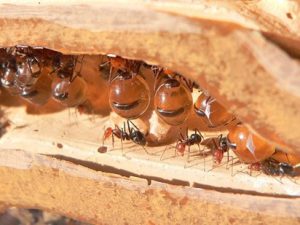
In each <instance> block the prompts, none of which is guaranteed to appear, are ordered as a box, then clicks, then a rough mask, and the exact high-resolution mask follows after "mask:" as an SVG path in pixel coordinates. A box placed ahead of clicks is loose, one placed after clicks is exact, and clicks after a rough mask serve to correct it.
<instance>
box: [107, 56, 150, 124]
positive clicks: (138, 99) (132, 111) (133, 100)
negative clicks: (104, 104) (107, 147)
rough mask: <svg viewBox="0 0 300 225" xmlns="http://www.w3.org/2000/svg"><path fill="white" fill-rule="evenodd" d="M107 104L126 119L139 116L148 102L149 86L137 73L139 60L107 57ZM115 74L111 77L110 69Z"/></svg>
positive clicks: (139, 64)
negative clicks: (108, 67) (108, 72)
mask: <svg viewBox="0 0 300 225" xmlns="http://www.w3.org/2000/svg"><path fill="white" fill-rule="evenodd" d="M106 63H109V64H110V67H111V70H110V75H109V104H110V107H111V109H112V110H113V111H114V112H115V113H117V114H118V115H119V116H121V117H123V118H126V119H129V120H130V119H135V118H138V117H139V116H141V115H142V114H143V113H144V112H145V111H146V110H147V108H148V106H149V104H150V91H149V86H148V84H147V82H146V81H145V79H144V78H143V77H142V76H141V75H140V74H139V68H140V66H141V62H139V61H133V60H128V59H123V58H121V57H119V56H115V57H109V61H108V62H106ZM113 69H114V70H116V73H115V74H116V76H114V77H112V70H113Z"/></svg>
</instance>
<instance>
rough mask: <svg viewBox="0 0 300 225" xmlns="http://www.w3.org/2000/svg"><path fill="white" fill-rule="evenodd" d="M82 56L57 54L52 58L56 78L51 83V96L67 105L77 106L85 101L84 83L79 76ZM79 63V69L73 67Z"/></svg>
mask: <svg viewBox="0 0 300 225" xmlns="http://www.w3.org/2000/svg"><path fill="white" fill-rule="evenodd" d="M83 58H84V56H83V57H82V58H81V60H80V61H79V59H78V56H71V55H62V54H57V55H56V56H55V57H54V60H53V65H52V67H53V71H52V72H51V74H52V73H55V74H56V75H57V78H55V79H54V80H53V83H52V96H53V98H54V99H55V100H56V101H58V102H60V103H62V104H63V105H66V106H68V107H73V106H78V105H80V104H83V103H84V102H85V101H86V93H85V91H86V83H85V81H84V79H83V78H82V77H81V74H80V73H81V69H82V65H83ZM78 63H80V67H79V71H75V67H76V66H77V64H78Z"/></svg>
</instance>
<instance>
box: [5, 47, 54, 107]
mask: <svg viewBox="0 0 300 225" xmlns="http://www.w3.org/2000/svg"><path fill="white" fill-rule="evenodd" d="M5 52H6V53H5V55H4V56H3V59H4V60H3V61H2V76H1V82H2V85H3V87H5V88H6V89H8V91H9V92H10V93H11V94H13V95H20V96H21V97H23V98H25V99H26V100H28V101H29V102H31V103H34V104H39V105H42V104H44V103H46V102H47V100H48V99H49V98H50V85H49V86H47V85H48V84H49V83H51V81H50V82H49V80H50V78H48V77H45V76H47V75H44V76H43V77H41V75H42V69H43V68H44V65H45V63H46V57H44V55H43V54H42V53H44V49H43V48H41V47H34V48H33V47H30V46H25V45H23V46H22V45H17V46H14V47H11V48H7V49H6V50H5ZM40 78H42V79H40Z"/></svg>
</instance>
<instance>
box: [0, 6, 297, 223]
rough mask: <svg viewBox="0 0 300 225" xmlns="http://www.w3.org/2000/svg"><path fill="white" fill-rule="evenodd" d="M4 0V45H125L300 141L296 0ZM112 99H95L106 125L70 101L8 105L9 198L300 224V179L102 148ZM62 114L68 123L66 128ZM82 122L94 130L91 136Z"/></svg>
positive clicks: (132, 218) (81, 210)
mask: <svg viewBox="0 0 300 225" xmlns="http://www.w3.org/2000/svg"><path fill="white" fill-rule="evenodd" d="M0 3H1V5H0V28H1V33H0V46H3V47H7V46H10V45H15V44H28V45H33V46H35V45H37V46H45V47H48V48H51V49H55V50H59V51H62V52H64V53H74V54H83V53H85V54H100V53H102V54H107V53H115V54H119V55H121V56H124V57H128V58H132V59H143V60H145V61H147V62H149V63H154V64H159V65H162V66H167V67H169V68H172V69H174V70H176V71H178V72H180V73H183V74H184V75H185V76H188V77H190V78H193V79H195V80H196V81H198V82H199V84H201V86H202V87H203V88H204V89H207V90H208V91H210V93H211V94H212V95H213V96H214V97H216V98H217V99H218V100H220V101H221V102H222V103H223V104H224V105H225V106H227V107H228V108H229V109H230V110H231V111H233V112H234V113H236V114H237V115H238V116H239V118H240V119H241V120H242V121H244V122H247V123H248V124H249V126H250V127H252V128H254V130H255V131H256V132H258V133H259V134H261V135H262V136H263V137H265V138H267V139H268V140H270V141H273V142H276V143H277V144H278V145H280V146H282V147H284V148H285V150H286V151H291V152H295V153H299V151H300V132H299V129H298V127H299V124H300V117H299V114H300V104H299V102H300V101H299V98H300V97H299V96H300V89H299V86H300V84H299V82H300V80H299V74H300V66H299V61H298V59H297V58H293V57H296V56H298V54H299V49H298V47H297V46H299V42H300V35H299V17H297V16H296V15H299V2H298V1H276V3H274V2H272V4H271V3H270V1H268V0H261V1H254V2H253V4H252V3H251V2H250V1H249V2H235V3H234V4H233V3H232V4H228V1H201V2H200V1H193V3H192V4H191V3H190V2H189V3H185V2H183V1H166V2H161V1H134V2H131V3H128V2H126V1H118V2H117V3H115V2H114V3H111V2H110V1H97V2H95V1H86V2H85V3H84V4H82V3H81V4H78V3H77V1H68V2H67V3H66V2H62V1H52V2H51V3H49V2H48V3H45V2H40V3H39V2H38V1H24V2H22V3H20V2H10V4H6V3H5V1H0ZM79 15H80V16H79ZM258 15H259V16H258ZM291 18H292V19H291ZM86 76H87V77H88V76H92V73H91V74H88V73H87V75H86ZM92 80H93V79H92ZM95 83H96V82H92V81H90V85H93V84H95ZM96 86H97V85H95V87H94V89H93V91H91V92H90V94H91V95H92V94H93V92H94V91H95V90H96ZM95 93H96V92H95ZM106 97H107V96H106V95H101V96H99V99H98V100H95V101H93V107H96V109H97V111H99V113H100V114H103V115H104V117H102V118H99V117H97V119H98V120H101V121H102V122H99V123H95V122H94V121H93V120H92V119H91V118H92V117H93V116H87V115H84V116H80V115H76V114H75V113H73V112H72V110H71V111H62V112H60V110H61V107H57V108H54V110H53V111H52V112H48V111H39V109H37V108H36V107H33V108H27V110H28V112H29V113H30V114H31V115H26V114H25V113H24V110H25V109H24V108H22V107H20V104H19V103H16V102H12V101H10V104H6V105H9V108H8V109H7V108H5V109H6V110H8V114H10V116H11V117H10V119H11V120H12V121H13V122H14V124H12V126H11V128H10V130H9V132H8V133H7V134H6V135H5V136H3V138H2V139H1V141H0V142H1V143H0V149H1V150H0V174H1V176H0V183H1V184H2V185H0V193H1V194H0V203H1V202H2V203H5V204H7V205H17V206H20V207H36V208H42V209H46V210H50V211H55V212H58V213H62V214H65V215H68V216H71V217H74V218H77V219H82V220H86V221H89V222H93V223H96V224H125V223H130V224H147V223H148V224H171V223H172V224H174V221H176V222H177V223H178V224H199V223H201V224H212V223H216V224H218V223H224V224H269V223H273V224H282V223H287V224H297V223H299V213H298V210H297V209H298V208H299V204H300V203H299V188H298V187H299V185H298V180H297V179H296V180H294V179H289V178H283V179H279V178H276V177H265V176H264V175H258V176H257V177H255V176H250V175H248V174H245V173H243V172H241V171H243V169H241V168H237V169H236V170H235V172H237V171H240V172H238V173H234V175H233V176H232V175H231V172H230V170H227V169H226V168H225V167H226V165H225V166H223V167H220V168H217V169H213V170H211V171H209V172H208V171H206V172H204V171H203V161H202V160H200V161H196V162H198V164H199V165H198V167H197V166H195V165H193V166H190V167H187V168H186V167H185V161H184V160H182V159H178V158H176V159H167V160H162V161H160V160H159V156H155V157H154V156H153V157H152V156H148V155H145V154H144V152H143V149H141V148H137V147H136V146H132V145H130V144H127V145H126V147H125V150H126V151H128V152H126V155H127V157H124V156H122V154H121V151H120V148H118V149H117V150H116V151H112V152H109V153H108V154H104V155H101V154H100V153H98V152H97V147H98V146H99V145H100V144H101V135H102V133H101V132H102V131H99V133H97V132H98V130H97V129H96V128H95V127H89V126H91V124H94V126H99V127H102V125H103V123H105V122H107V121H108V120H109V119H111V118H109V110H107V105H103V101H104V99H106ZM3 102H4V100H3V96H2V100H1V103H3ZM13 106H18V107H16V108H15V107H13ZM101 109H102V111H101ZM55 112H56V113H55ZM39 113H40V114H43V115H42V116H41V117H40V115H39V116H38V117H37V118H35V120H34V117H36V114H39ZM51 116H53V118H56V116H57V118H58V119H57V120H54V121H53V120H52V121H51V120H47V118H49V117H51ZM27 119H28V121H31V122H30V123H24V121H25V122H26V121H27ZM61 121H63V122H65V123H66V124H68V125H69V127H68V126H66V127H63V128H65V129H63V128H62V129H56V128H55V125H56V124H57V125H61ZM81 121H83V122H82V123H83V127H81V128H80V126H79V125H78V124H79V122H81ZM96 121H97V120H96ZM45 124H48V125H47V126H48V127H47V126H45ZM24 125H25V126H24ZM53 125H54V126H53ZM77 126H78V127H77ZM84 126H86V127H84ZM51 127H52V128H51ZM82 128H84V129H82ZM92 128H93V129H94V130H93V129H92ZM36 130H38V131H36ZM78 130H79V131H80V130H81V132H84V131H86V130H90V131H89V132H93V131H94V133H86V134H84V135H83V136H82V137H81V134H82V133H81V132H78V133H77V132H75V131H78ZM48 131H50V132H48ZM47 132H48V133H47ZM87 134H88V135H87ZM57 144H63V148H62V149H61V148H59V147H58V145H57ZM108 145H109V144H108ZM109 146H110V145H109ZM110 147H111V146H110ZM8 148H9V149H8ZM162 148H163V147H157V148H155V147H151V149H152V150H153V151H154V152H156V151H157V152H158V153H159V152H161V151H162ZM15 149H22V150H15ZM131 151H132V152H131ZM172 151H173V150H172V149H171V151H169V154H172ZM41 154H45V155H41ZM47 155H48V156H47ZM58 159H61V160H58ZM207 163H208V164H207V165H206V166H207V167H208V168H211V165H212V164H209V162H207ZM210 163H211V161H210ZM101 171H105V172H101ZM174 171H176V173H175V172H174ZM246 172H248V170H247V169H246ZM113 174H114V175H113ZM116 174H118V175H116ZM157 174H159V177H158V176H157ZM153 175H156V176H154V177H153ZM124 176H125V177H124ZM126 176H127V177H126ZM158 178H160V179H158ZM179 178H180V179H179ZM183 178H184V179H183ZM176 179H177V180H176ZM149 183H150V185H148V184H149ZM166 183H171V184H166ZM189 186H191V187H189ZM0 208H1V204H0ZM124 209H126V210H124Z"/></svg>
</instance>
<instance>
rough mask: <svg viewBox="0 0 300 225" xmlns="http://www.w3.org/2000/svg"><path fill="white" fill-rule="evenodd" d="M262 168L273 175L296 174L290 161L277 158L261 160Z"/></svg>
mask: <svg viewBox="0 0 300 225" xmlns="http://www.w3.org/2000/svg"><path fill="white" fill-rule="evenodd" d="M261 170H262V172H263V173H265V174H267V175H272V176H281V177H282V176H284V175H288V176H291V177H293V176H296V172H295V170H294V167H293V166H292V165H290V164H288V163H282V162H278V161H276V160H275V159H272V158H269V159H266V160H264V161H262V162H261Z"/></svg>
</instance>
